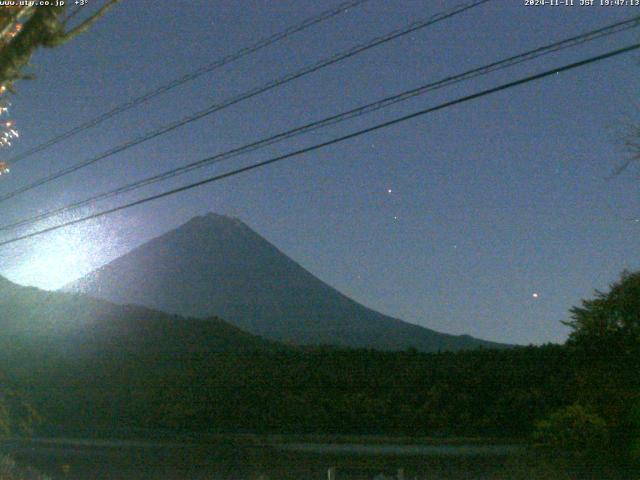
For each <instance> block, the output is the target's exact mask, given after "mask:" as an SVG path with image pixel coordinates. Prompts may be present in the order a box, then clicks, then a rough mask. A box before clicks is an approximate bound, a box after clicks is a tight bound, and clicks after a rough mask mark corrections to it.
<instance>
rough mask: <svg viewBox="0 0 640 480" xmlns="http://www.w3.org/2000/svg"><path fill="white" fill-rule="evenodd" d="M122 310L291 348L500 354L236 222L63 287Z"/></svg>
mask: <svg viewBox="0 0 640 480" xmlns="http://www.w3.org/2000/svg"><path fill="white" fill-rule="evenodd" d="M65 290H68V291H73V292H82V293H86V294H89V295H92V296H95V297H98V298H103V299H106V300H109V301H112V302H115V303H120V304H139V305H146V306H148V307H152V308H157V309H159V310H162V311H166V312H172V313H179V314H181V315H187V316H194V317H207V316H210V315H214V314H215V315H218V316H220V317H222V318H224V319H225V320H227V321H229V322H231V323H233V324H234V325H237V326H238V327H240V328H241V329H243V330H246V331H248V332H251V333H254V334H256V335H261V336H264V337H267V338H271V339H275V340H279V341H284V342H287V343H293V344H315V345H317V344H334V345H343V346H350V347H366V348H377V349H383V350H399V349H406V348H410V347H414V348H417V349H419V350H423V351H437V350H459V349H463V348H474V347H478V346H480V345H484V346H498V344H493V343H491V342H484V341H482V340H477V339H474V338H472V337H469V336H466V335H463V336H454V335H446V334H442V333H438V332H435V331H433V330H429V329H426V328H423V327H419V326H417V325H413V324H409V323H406V322H403V321H400V320H398V319H395V318H391V317H388V316H385V315H382V314H381V313H378V312H375V311H373V310H371V309H369V308H366V307H364V306H363V305H360V304H359V303H357V302H355V301H353V300H351V299H350V298H348V297H346V296H345V295H343V294H341V293H340V292H338V291H337V290H335V289H334V288H332V287H330V286H329V285H327V284H326V283H324V282H322V281H321V280H319V279H318V278H316V277H314V276H313V275H312V274H311V273H309V272H308V271H307V270H305V269H304V268H302V267H301V266H300V265H298V264H297V263H295V262H294V261H293V260H291V259H290V258H288V257H287V256H286V255H285V254H283V253H282V252H280V251H279V250H278V249H277V248H276V247H274V246H273V245H272V244H270V243H269V242H268V241H267V240H265V239H264V238H262V237H261V236H260V235H258V234H257V233H255V232H254V231H253V230H251V229H250V228H249V227H248V226H247V225H245V224H244V223H242V222H241V221H240V220H238V219H234V218H229V217H226V216H222V215H215V214H209V215H206V216H202V217H196V218H193V219H192V220H190V221H189V222H187V223H186V224H184V225H182V226H181V227H179V228H177V229H175V230H172V231H170V232H168V233H166V234H164V235H162V236H160V237H157V238H155V239H153V240H151V241H149V242H147V243H146V244H144V245H142V246H140V247H138V248H136V249H134V250H132V251H131V252H129V253H127V254H125V255H124V256H122V257H120V258H118V259H116V260H114V261H113V262H111V263H109V264H107V265H105V266H104V267H102V268H100V269H98V270H96V271H94V272H92V273H91V274H89V275H87V276H85V277H83V278H81V279H80V280H78V281H76V282H74V283H72V284H70V285H68V286H67V287H65Z"/></svg>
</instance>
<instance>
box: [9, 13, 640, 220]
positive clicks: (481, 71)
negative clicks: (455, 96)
mask: <svg viewBox="0 0 640 480" xmlns="http://www.w3.org/2000/svg"><path fill="white" fill-rule="evenodd" d="M638 25H640V16H636V17H633V18H631V19H628V20H623V21H621V22H617V23H613V24H610V25H607V26H605V27H602V28H599V29H596V30H592V31H589V32H586V33H583V34H581V35H577V36H574V37H570V38H567V39H564V40H561V41H558V42H554V43H552V44H548V45H545V46H542V47H538V48H536V49H533V50H530V51H527V52H525V53H521V54H518V55H514V56H511V57H508V58H506V59H503V60H499V61H496V62H493V63H490V64H488V65H485V66H482V67H479V68H474V69H472V70H468V71H466V72H464V73H460V74H457V75H453V76H449V77H446V78H443V79H441V80H438V81H436V82H432V83H429V84H426V85H422V86H420V87H418V88H414V89H411V90H407V91H404V92H402V93H399V94H396V95H392V96H389V97H386V98H384V99H382V100H378V101H376V102H373V103H369V104H367V105H363V106H360V107H358V108H355V109H351V110H348V111H345V112H342V113H339V114H337V115H332V116H329V117H325V118H323V119H320V120H316V121H314V122H311V123H307V124H305V125H302V126H300V127H296V128H293V129H290V130H287V131H284V132H281V133H278V134H275V135H272V136H270V137H267V138H264V139H260V140H257V141H255V142H252V143H249V144H247V145H243V146H241V147H237V148H234V149H232V150H228V151H226V152H223V153H220V154H217V155H215V156H213V157H209V158H206V159H203V160H198V161H196V162H192V163H189V164H187V165H184V166H181V167H178V168H174V169H170V170H168V171H165V172H162V173H159V174H156V175H153V176H151V177H147V178H144V179H142V180H138V181H135V182H133V183H130V184H127V185H124V186H122V187H118V188H116V189H114V190H110V191H107V192H103V193H100V194H98V195H95V196H92V197H89V198H87V199H84V200H80V201H78V202H75V203H72V204H70V205H66V206H64V207H60V208H57V209H52V210H49V211H46V212H42V213H40V214H38V215H34V216H32V217H28V218H25V219H22V220H19V221H17V222H13V223H10V224H6V225H2V226H0V231H5V230H10V229H13V228H16V227H19V226H23V225H27V224H31V223H34V222H37V221H40V220H43V219H46V218H49V217H52V216H54V215H58V214H60V213H64V212H67V211H70V210H74V209H76V208H80V207H83V206H86V205H89V204H92V203H95V202H97V201H99V200H104V199H106V198H111V197H114V196H118V195H121V194H123V193H126V192H130V191H133V190H136V189H138V188H142V187H144V186H147V185H151V184H154V183H158V182H160V181H164V180H167V179H169V178H173V177H176V176H179V175H183V174H185V173H188V172H190V171H192V170H195V169H198V168H202V167H205V166H209V165H212V164H217V163H220V162H222V161H225V160H228V159H230V158H234V157H237V156H239V155H241V154H244V153H248V152H251V151H254V150H257V149H259V148H263V147H266V146H268V145H272V144H274V143H278V142H281V141H283V140H285V139H289V138H292V137H295V136H298V135H302V134H304V133H308V132H310V131H314V130H317V129H319V128H323V127H326V126H330V125H335V124H337V123H339V122H343V121H346V120H349V119H351V118H355V117H358V116H362V115H366V114H369V113H372V112H374V111H377V110H380V109H382V108H386V107H388V106H391V105H393V104H396V103H399V102H402V101H406V100H408V99H410V98H413V97H415V96H418V95H422V94H424V93H427V92H429V91H434V90H437V89H440V88H443V87H446V86H449V85H453V84H455V83H459V82H461V81H465V80H469V79H472V78H475V77H478V76H481V75H486V74H489V73H492V72H495V71H498V70H501V69H504V68H508V67H511V66H514V65H518V64H520V63H523V62H526V61H531V60H533V59H536V58H539V57H541V56H544V55H547V54H550V53H554V52H557V51H559V50H562V49H566V48H570V47H575V46H577V45H581V44H583V43H586V42H588V41H593V40H595V39H599V38H602V37H604V36H608V35H612V34H615V33H619V32H622V31H626V30H628V29H631V28H635V27H638Z"/></svg>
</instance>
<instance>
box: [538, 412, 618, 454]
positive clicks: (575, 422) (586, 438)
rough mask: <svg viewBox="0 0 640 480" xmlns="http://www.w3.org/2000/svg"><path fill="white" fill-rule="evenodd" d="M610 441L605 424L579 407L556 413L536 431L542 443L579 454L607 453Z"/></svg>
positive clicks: (541, 422) (539, 423) (593, 414)
mask: <svg viewBox="0 0 640 480" xmlns="http://www.w3.org/2000/svg"><path fill="white" fill-rule="evenodd" d="M608 439H609V435H608V428H607V425H606V423H605V421H604V420H603V419H602V418H601V417H599V416H598V415H597V414H595V413H593V412H590V411H589V410H587V409H586V408H584V407H583V406H581V405H579V404H574V405H571V406H569V407H564V408H561V409H560V410H556V411H555V412H554V413H552V414H551V415H550V416H549V417H548V418H547V419H546V420H543V421H540V422H537V423H536V430H535V432H534V440H535V441H536V442H538V443H539V444H542V445H544V446H548V447H551V448H553V449H557V450H560V451H563V452H571V453H576V454H580V455H582V454H590V453H595V452H602V451H604V450H606V448H607V443H608Z"/></svg>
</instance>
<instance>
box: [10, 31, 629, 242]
mask: <svg viewBox="0 0 640 480" xmlns="http://www.w3.org/2000/svg"><path fill="white" fill-rule="evenodd" d="M639 48H640V43H636V44H632V45H628V46H626V47H622V48H619V49H616V50H612V51H609V52H607V53H604V54H601V55H597V56H594V57H590V58H587V59H585V60H581V61H578V62H574V63H570V64H566V65H563V66H560V67H556V68H553V69H550V70H545V71H544V72H542V73H538V74H534V75H530V76H527V77H524V78H520V79H518V80H514V81H511V82H508V83H503V84H501V85H499V86H497V87H493V88H489V89H485V90H482V91H480V92H477V93H474V94H471V95H466V96H463V97H459V98H456V99H455V100H450V101H448V102H444V103H441V104H439V105H436V106H434V107H429V108H426V109H422V110H419V111H417V112H413V113H410V114H407V115H403V116H400V117H397V118H394V119H392V120H388V121H385V122H382V123H378V124H376V125H373V126H371V127H367V128H364V129H361V130H357V131H355V132H352V133H349V134H346V135H342V136H340V137H336V138H333V139H331V140H327V141H325V142H322V143H318V144H315V145H312V146H309V147H305V148H302V149H298V150H295V151H292V152H289V153H286V154H284V155H279V156H276V157H273V158H270V159H268V160H264V161H261V162H258V163H254V164H252V165H248V166H245V167H241V168H237V169H235V170H231V171H229V172H225V173H221V174H218V175H215V176H213V177H209V178H205V179H203V180H199V181H197V182H193V183H190V184H187V185H184V186H181V187H177V188H174V189H171V190H167V191H164V192H161V193H158V194H155V195H151V196H148V197H145V198H142V199H139V200H136V201H133V202H129V203H126V204H123V205H119V206H117V207H113V208H109V209H107V210H102V211H100V212H95V213H93V214H90V215H86V216H84V217H80V218H76V219H73V220H69V221H67V222H64V223H61V224H58V225H54V226H51V227H48V228H44V229H41V230H38V231H35V232H30V233H28V234H25V235H21V236H18V237H14V238H11V239H8V240H4V241H1V242H0V247H1V246H5V245H9V244H12V243H16V242H19V241H22V240H26V239H29V238H33V237H36V236H40V235H43V234H45V233H50V232H53V231H55V230H59V229H62V228H66V227H69V226H72V225H76V224H79V223H82V222H86V221H89V220H94V219H97V218H100V217H103V216H105V215H110V214H112V213H115V212H119V211H122V210H125V209H128V208H132V207H134V206H137V205H142V204H145V203H149V202H152V201H155V200H159V199H161V198H165V197H169V196H172V195H176V194H178V193H181V192H185V191H188V190H192V189H194V188H197V187H200V186H202V185H207V184H210V183H213V182H217V181H220V180H223V179H225V178H229V177H233V176H236V175H239V174H242V173H245V172H249V171H252V170H255V169H258V168H263V167H265V166H268V165H272V164H274V163H278V162H282V161H284V160H287V159H289V158H293V157H297V156H300V155H303V154H306V153H309V152H313V151H316V150H320V149H322V148H326V147H328V146H331V145H335V144H338V143H342V142H345V141H347V140H350V139H353V138H356V137H360V136H362V135H366V134H369V133H372V132H375V131H377V130H381V129H383V128H388V127H390V126H393V125H397V124H400V123H403V122H406V121H408V120H412V119H414V118H418V117H421V116H424V115H427V114H430V113H433V112H436V111H440V110H444V109H446V108H450V107H453V106H455V105H459V104H462V103H466V102H469V101H471V100H475V99H478V98H481V97H484V96H487V95H491V94H494V93H497V92H501V91H505V90H509V89H512V88H515V87H517V86H520V85H524V84H526V83H530V82H533V81H537V80H540V79H543V78H546V77H549V76H551V75H557V74H560V73H562V72H566V71H569V70H573V69H576V68H579V67H583V66H585V65H589V64H593V63H596V62H600V61H603V60H606V59H608V58H612V57H616V56H618V55H622V54H625V53H628V52H631V51H634V50H637V49H639Z"/></svg>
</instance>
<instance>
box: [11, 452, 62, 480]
mask: <svg viewBox="0 0 640 480" xmlns="http://www.w3.org/2000/svg"><path fill="white" fill-rule="evenodd" d="M0 480H50V477H48V476H46V475H43V474H42V473H40V472H38V471H37V470H35V469H33V468H30V467H26V468H24V467H20V466H18V465H17V464H16V462H15V460H13V458H11V457H9V456H5V457H0Z"/></svg>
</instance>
